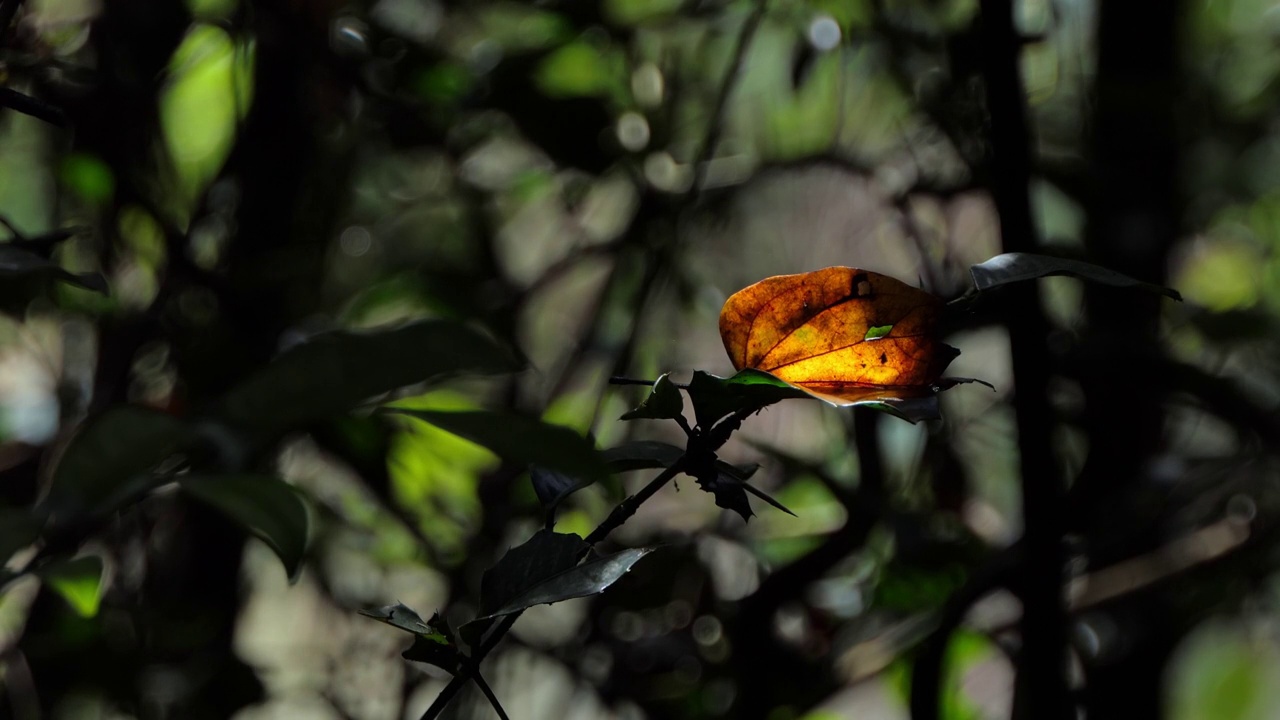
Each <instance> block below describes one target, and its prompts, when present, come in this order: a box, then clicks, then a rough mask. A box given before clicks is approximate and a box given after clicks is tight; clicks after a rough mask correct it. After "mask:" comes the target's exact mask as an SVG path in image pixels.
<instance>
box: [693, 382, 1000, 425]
mask: <svg viewBox="0 0 1280 720" xmlns="http://www.w3.org/2000/svg"><path fill="white" fill-rule="evenodd" d="M952 380H954V381H963V382H968V381H969V380H968V379H967V378H949V379H946V380H944V381H943V383H944V385H943V386H944V387H951V386H952V385H954V384H956V383H955V382H950V384H947V382H948V381H952ZM973 382H982V381H980V380H976V381H973ZM983 384H984V385H985V384H986V383H983ZM935 390H936V389H935ZM689 397H690V398H692V399H693V407H694V412H695V413H696V414H697V418H698V425H699V426H700V427H702V428H707V427H709V426H710V425H712V424H714V423H715V422H716V421H718V420H719V419H720V418H723V417H724V416H726V415H729V414H731V413H735V412H755V411H756V410H760V409H761V408H765V407H768V406H769V405H772V404H774V403H776V402H779V401H782V400H789V399H796V398H799V399H813V400H821V401H823V402H825V403H827V404H828V405H833V406H836V407H868V408H871V409H872V410H879V411H880V412H885V413H888V414H890V415H893V416H895V417H898V418H901V419H903V420H906V421H907V422H910V423H917V422H920V421H922V420H937V419H939V418H941V417H942V414H941V411H940V408H939V403H938V398H937V397H936V396H935V395H933V394H928V395H924V396H921V397H904V398H895V397H888V398H877V399H874V400H871V399H868V400H859V401H856V402H846V403H836V402H834V401H831V400H828V399H826V398H824V397H820V396H818V395H814V394H812V393H810V392H809V391H808V390H806V389H804V388H803V387H801V386H799V385H792V384H791V383H788V382H787V381H785V380H780V379H778V378H776V377H774V376H773V375H770V374H769V373H767V372H764V371H763V370H755V369H752V368H745V369H743V370H740V371H739V372H738V373H737V374H736V375H733V376H732V377H727V378H722V377H717V376H715V375H711V374H709V373H704V372H702V371H701V370H699V371H696V372H694V373H693V380H691V381H690V382H689Z"/></svg>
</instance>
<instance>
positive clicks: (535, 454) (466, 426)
mask: <svg viewBox="0 0 1280 720" xmlns="http://www.w3.org/2000/svg"><path fill="white" fill-rule="evenodd" d="M387 411H388V412H394V413H399V414H401V415H408V416H409V417H413V418H417V419H419V420H422V421H424V422H428V423H431V424H432V425H434V426H436V427H438V428H440V429H441V430H447V431H449V432H451V433H453V434H454V435H457V436H459V437H462V438H466V439H467V440H470V441H471V442H473V443H476V444H477V445H483V446H484V447H486V448H488V449H490V450H492V451H493V452H494V454H496V455H497V456H498V457H501V458H503V459H504V460H508V461H510V462H515V463H519V464H522V465H527V464H533V465H540V466H542V467H545V468H547V469H550V470H557V471H559V472H562V473H565V474H566V475H571V476H573V477H577V478H581V479H583V480H593V481H594V480H601V479H603V478H605V477H607V476H608V475H609V468H608V466H607V465H605V463H604V460H602V459H601V458H600V453H599V452H598V451H597V450H596V448H595V445H593V444H592V443H591V441H590V440H588V439H586V438H585V437H583V436H581V435H579V434H578V433H577V432H575V431H573V430H571V429H569V428H567V427H563V426H560V425H549V424H547V423H545V422H542V421H541V420H537V419H534V418H530V417H526V416H524V415H516V414H514V413H509V412H496V411H491V410H468V411H461V412H454V411H444V410H409V409H406V408H396V407H391V408H387Z"/></svg>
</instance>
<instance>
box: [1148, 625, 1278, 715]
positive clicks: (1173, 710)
mask: <svg viewBox="0 0 1280 720" xmlns="http://www.w3.org/2000/svg"><path fill="white" fill-rule="evenodd" d="M1167 678H1168V679H1167V681H1166V688H1167V692H1168V699H1169V702H1168V708H1167V711H1168V717H1169V718H1171V720H1199V719H1200V718H1213V720H1265V719H1267V718H1272V717H1275V708H1276V702H1277V701H1278V700H1280V692H1278V691H1277V689H1276V688H1277V686H1276V681H1277V679H1278V678H1280V653H1278V652H1277V651H1276V648H1275V646H1274V644H1273V643H1270V642H1266V641H1262V640H1261V638H1257V637H1251V636H1250V633H1249V632H1248V628H1247V626H1246V625H1245V624H1243V623H1240V622H1238V621H1232V620H1228V619H1226V618H1221V619H1215V620H1211V621H1209V622H1206V623H1204V624H1202V625H1201V626H1200V627H1198V628H1196V630H1195V631H1194V632H1192V633H1191V634H1189V635H1188V636H1187V638H1186V639H1185V640H1184V641H1183V642H1182V643H1181V645H1180V646H1179V647H1178V650H1177V652H1175V653H1174V655H1173V658H1172V660H1171V662H1170V667H1169V669H1168V676H1167Z"/></svg>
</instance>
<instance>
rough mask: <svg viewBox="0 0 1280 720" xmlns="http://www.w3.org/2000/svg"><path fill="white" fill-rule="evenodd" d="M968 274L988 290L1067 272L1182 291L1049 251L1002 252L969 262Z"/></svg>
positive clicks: (1162, 291) (1161, 290) (1171, 293)
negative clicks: (991, 256) (1044, 252)
mask: <svg viewBox="0 0 1280 720" xmlns="http://www.w3.org/2000/svg"><path fill="white" fill-rule="evenodd" d="M969 274H970V275H972V276H973V286H974V287H975V288H977V289H978V290H989V289H991V288H994V287H999V286H1000V285H1006V284H1008V283H1013V282H1022V281H1024V280H1034V279H1036V278H1042V277H1048V276H1050V275H1068V276H1071V277H1074V278H1079V279H1081V280H1088V281H1090V282H1096V283H1101V284H1103V285H1113V286H1115V287H1132V288H1141V289H1143V290H1149V291H1151V292H1157V293H1160V294H1161V295H1167V296H1169V297H1171V298H1173V299H1174V300H1182V295H1181V294H1179V293H1178V291H1177V290H1173V289H1171V288H1167V287H1161V286H1160V285H1153V284H1151V283H1148V282H1143V281H1141V280H1135V279H1134V278H1131V277H1129V276H1128V275H1124V274H1122V273H1118V272H1116V271H1115V270H1109V269H1107V268H1104V267H1101V266H1098V265H1093V264H1091V263H1087V262H1082V261H1080V260H1071V259H1069V258H1060V257H1052V256H1049V255H1034V254H1031V253H1005V254H1003V255H997V256H995V257H993V258H991V259H990V260H987V261H986V262H983V263H979V264H977V265H973V266H972V267H970V268H969Z"/></svg>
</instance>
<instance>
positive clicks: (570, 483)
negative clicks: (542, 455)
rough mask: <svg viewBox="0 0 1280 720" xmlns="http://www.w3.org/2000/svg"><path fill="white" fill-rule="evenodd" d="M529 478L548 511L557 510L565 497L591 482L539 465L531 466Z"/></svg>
mask: <svg viewBox="0 0 1280 720" xmlns="http://www.w3.org/2000/svg"><path fill="white" fill-rule="evenodd" d="M529 480H530V481H531V482H532V483H533V491H534V492H535V493H537V495H538V502H540V503H542V507H543V508H545V509H546V510H547V511H548V512H551V511H553V510H555V509H556V506H557V505H559V504H560V503H561V502H563V501H564V499H565V498H567V497H569V496H570V495H572V494H573V493H575V492H577V491H578V490H581V489H582V488H584V487H586V486H588V485H590V484H591V483H590V482H589V481H583V480H578V479H577V478H573V477H570V476H568V475H565V474H564V473H561V472H556V471H555V470H548V469H546V468H542V467H538V466H537V465H534V466H533V467H530V468H529Z"/></svg>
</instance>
